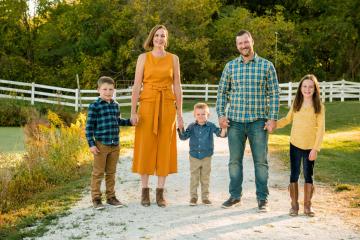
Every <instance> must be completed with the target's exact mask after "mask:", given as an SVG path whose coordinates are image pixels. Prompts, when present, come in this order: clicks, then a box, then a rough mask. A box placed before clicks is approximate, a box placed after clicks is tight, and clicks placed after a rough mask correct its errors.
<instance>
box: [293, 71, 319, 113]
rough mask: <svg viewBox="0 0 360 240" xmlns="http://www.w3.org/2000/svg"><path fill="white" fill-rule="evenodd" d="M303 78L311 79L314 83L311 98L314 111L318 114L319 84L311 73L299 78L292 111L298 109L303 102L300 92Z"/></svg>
mask: <svg viewBox="0 0 360 240" xmlns="http://www.w3.org/2000/svg"><path fill="white" fill-rule="evenodd" d="M305 80H311V81H313V83H314V86H315V88H314V93H313V95H312V100H313V106H314V110H315V113H316V114H318V113H320V112H321V101H320V86H319V82H318V80H317V78H316V77H315V75H313V74H307V75H305V76H304V77H303V78H302V79H301V80H300V83H299V87H298V89H297V92H296V96H295V100H294V104H293V111H294V112H298V111H300V109H301V106H302V104H303V102H304V97H303V95H302V93H301V87H302V84H303V82H304V81H305Z"/></svg>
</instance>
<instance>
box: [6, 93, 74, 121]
mask: <svg viewBox="0 0 360 240" xmlns="http://www.w3.org/2000/svg"><path fill="white" fill-rule="evenodd" d="M0 105H1V106H2V107H1V108H0V126H2V127H18V126H24V125H25V124H26V123H28V122H30V121H32V120H33V119H37V118H40V117H43V116H45V115H46V114H47V112H48V110H49V109H50V110H52V111H54V112H56V113H57V114H58V115H59V116H60V117H61V119H63V120H64V122H65V124H66V125H68V126H69V125H70V124H71V123H72V122H73V121H74V120H75V118H76V114H75V113H74V110H73V109H72V108H71V109H70V108H67V107H64V106H61V105H52V104H42V103H38V104H35V105H31V104H30V103H29V102H26V101H22V100H14V99H0Z"/></svg>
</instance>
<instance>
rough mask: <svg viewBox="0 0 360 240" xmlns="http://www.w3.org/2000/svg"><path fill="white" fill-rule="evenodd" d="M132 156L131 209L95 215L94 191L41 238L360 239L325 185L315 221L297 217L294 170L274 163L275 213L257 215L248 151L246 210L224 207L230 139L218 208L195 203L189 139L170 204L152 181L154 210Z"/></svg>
mask: <svg viewBox="0 0 360 240" xmlns="http://www.w3.org/2000/svg"><path fill="white" fill-rule="evenodd" d="M211 112H212V114H213V116H212V118H211V120H212V121H213V122H215V123H216V119H215V117H216V116H215V115H216V113H215V111H214V109H211ZM184 119H185V123H187V124H189V123H190V122H191V121H192V119H193V117H192V114H191V113H186V114H184ZM131 155H132V153H129V155H128V156H121V158H120V161H119V164H118V170H117V174H118V175H117V185H116V188H117V195H118V197H119V199H120V200H121V201H123V202H124V203H126V204H127V207H124V208H112V207H110V206H108V207H107V208H106V209H105V210H102V211H95V210H93V209H92V207H91V201H90V194H89V191H88V190H87V191H86V192H85V194H84V197H83V199H82V200H80V201H79V202H78V203H77V204H76V206H74V207H73V208H72V209H71V212H70V214H69V215H67V216H65V217H62V218H60V219H59V221H58V222H57V223H56V224H55V225H53V226H50V230H49V231H48V232H47V233H46V234H45V235H44V236H43V237H42V238H39V239H52V240H55V239H60V240H64V239H186V240H191V239H226V240H229V239H304V240H305V239H316V240H321V239H324V240H325V239H326V240H328V239H332V240H334V239H360V233H359V232H357V231H355V230H354V229H353V228H351V227H350V226H349V225H347V224H346V223H345V222H344V221H343V219H342V218H341V217H340V215H339V214H337V213H336V211H333V210H331V211H329V209H328V208H327V206H329V205H331V204H332V200H331V192H330V191H329V190H328V189H327V187H326V186H318V187H317V191H316V193H315V196H314V206H315V209H316V210H317V215H316V217H314V218H308V217H305V216H303V215H299V216H298V217H290V216H289V215H288V209H289V197H288V192H287V182H288V172H287V171H284V170H282V169H281V167H280V166H278V164H276V161H271V162H270V181H269V186H270V197H269V203H270V212H268V213H258V212H257V203H256V197H255V183H254V170H253V163H252V158H251V154H250V150H249V149H247V151H246V154H245V158H244V175H245V176H244V185H243V189H244V193H243V197H242V205H240V206H238V207H236V208H231V209H222V208H221V207H220V206H221V204H222V202H223V201H224V200H226V199H227V198H228V197H229V195H228V184H229V177H228V170H227V163H228V157H229V156H228V147H227V139H220V138H215V154H214V156H213V162H212V173H211V184H210V199H211V200H212V201H213V205H212V206H205V205H198V206H196V207H190V206H189V205H188V202H189V179H190V177H189V161H188V141H180V140H178V174H173V175H170V176H169V177H168V179H167V184H166V187H167V188H166V193H165V197H166V199H167V201H168V203H169V206H168V207H166V208H163V209H162V208H159V207H157V205H156V203H155V188H156V178H154V177H152V178H151V187H152V188H153V190H152V191H151V193H150V194H151V200H152V205H151V206H150V207H148V208H145V207H142V206H141V205H140V203H139V202H140V192H141V186H140V182H139V177H138V176H137V175H135V174H133V173H131ZM301 197H302V191H301V194H300V199H301ZM317 207H318V208H317ZM300 210H302V207H301V209H300Z"/></svg>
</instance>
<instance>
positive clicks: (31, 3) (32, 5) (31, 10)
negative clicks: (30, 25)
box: [28, 0, 36, 16]
mask: <svg viewBox="0 0 360 240" xmlns="http://www.w3.org/2000/svg"><path fill="white" fill-rule="evenodd" d="M35 1H36V0H28V6H29V14H30V16H34V14H35Z"/></svg>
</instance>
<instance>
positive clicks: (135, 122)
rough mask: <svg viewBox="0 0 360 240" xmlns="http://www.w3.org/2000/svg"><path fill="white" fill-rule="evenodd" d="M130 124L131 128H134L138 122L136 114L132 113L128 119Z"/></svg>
mask: <svg viewBox="0 0 360 240" xmlns="http://www.w3.org/2000/svg"><path fill="white" fill-rule="evenodd" d="M130 122H131V124H132V125H133V126H136V125H137V124H138V122H139V117H138V115H137V113H132V114H131V117H130Z"/></svg>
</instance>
